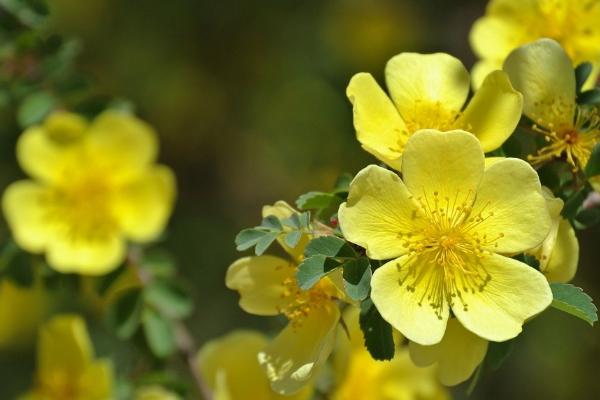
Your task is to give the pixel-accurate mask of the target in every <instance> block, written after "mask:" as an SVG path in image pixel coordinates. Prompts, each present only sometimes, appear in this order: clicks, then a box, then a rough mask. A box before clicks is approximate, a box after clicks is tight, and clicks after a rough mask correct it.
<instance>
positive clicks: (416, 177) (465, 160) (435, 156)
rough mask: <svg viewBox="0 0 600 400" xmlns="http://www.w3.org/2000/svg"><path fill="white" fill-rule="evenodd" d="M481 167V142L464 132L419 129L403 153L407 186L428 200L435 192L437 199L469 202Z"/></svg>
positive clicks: (478, 178) (476, 184)
mask: <svg viewBox="0 0 600 400" xmlns="http://www.w3.org/2000/svg"><path fill="white" fill-rule="evenodd" d="M483 169H484V155H483V150H482V149H481V145H480V143H479V141H478V140H477V138H476V137H475V136H473V135H472V134H470V133H467V132H464V131H450V132H439V131H435V130H432V129H425V130H422V131H419V132H417V133H415V134H414V135H413V136H412V137H411V138H410V140H409V141H408V143H407V145H406V148H405V150H404V155H403V156H402V176H403V179H404V183H406V187H407V188H408V190H409V192H410V193H412V194H413V195H414V196H415V197H417V198H419V197H422V196H423V197H425V199H426V200H428V201H432V195H434V193H435V192H438V195H439V196H440V199H444V198H445V197H448V198H449V199H450V200H453V199H457V202H456V203H457V204H460V203H461V202H462V201H470V202H472V201H473V195H474V194H475V192H476V191H477V187H478V186H479V182H480V181H481V178H482V176H483ZM468 205H470V204H468Z"/></svg>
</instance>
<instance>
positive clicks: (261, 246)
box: [254, 232, 279, 256]
mask: <svg viewBox="0 0 600 400" xmlns="http://www.w3.org/2000/svg"><path fill="white" fill-rule="evenodd" d="M277 236H279V233H278V232H265V234H264V235H263V236H262V237H261V238H260V239H259V240H258V242H256V247H255V248H254V253H255V254H256V255H257V256H260V255H262V254H263V253H264V252H265V251H266V250H267V249H268V248H269V246H271V244H272V243H273V242H274V241H275V239H277Z"/></svg>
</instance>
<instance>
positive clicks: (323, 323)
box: [226, 202, 344, 394]
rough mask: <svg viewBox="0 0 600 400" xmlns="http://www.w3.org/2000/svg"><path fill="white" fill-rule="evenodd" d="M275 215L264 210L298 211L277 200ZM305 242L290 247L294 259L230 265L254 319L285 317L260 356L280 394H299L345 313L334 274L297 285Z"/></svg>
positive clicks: (230, 277) (233, 285)
mask: <svg viewBox="0 0 600 400" xmlns="http://www.w3.org/2000/svg"><path fill="white" fill-rule="evenodd" d="M275 208H276V210H275V211H274V210H273V209H272V208H271V207H266V208H265V209H263V216H267V215H269V214H271V215H276V214H275V212H277V213H278V215H277V216H279V217H286V216H289V215H290V214H291V213H292V212H293V209H292V208H291V207H290V206H289V205H287V204H285V203H284V202H278V203H276V205H275ZM307 241H308V239H306V238H303V239H301V243H300V244H299V245H298V246H297V247H296V248H295V249H290V248H289V247H287V246H285V249H286V250H287V251H288V252H289V254H290V260H286V259H283V258H280V257H275V256H271V255H262V256H258V257H243V258H240V259H239V260H237V261H235V262H234V263H233V264H231V265H230V266H229V269H228V270H227V276H226V284H227V287H228V288H229V289H233V290H237V291H238V292H239V293H240V307H242V309H244V311H246V312H248V313H250V314H255V315H284V316H285V317H286V318H287V319H288V324H287V326H286V328H285V329H284V330H283V331H282V332H281V333H280V334H279V335H278V336H277V337H276V338H275V339H274V340H273V341H272V342H270V343H269V344H268V345H267V346H265V348H264V349H262V351H261V352H260V353H259V354H258V357H259V361H260V364H261V366H262V367H263V368H264V370H265V372H266V374H267V376H268V378H269V380H270V381H271V385H272V388H273V390H275V391H276V392H278V393H281V394H292V393H296V392H297V391H299V390H300V389H301V388H302V387H303V386H304V385H305V384H306V383H307V382H308V381H309V380H310V378H311V377H312V376H313V374H314V372H315V370H316V369H318V367H319V366H321V365H322V364H323V363H324V362H325V361H326V360H327V357H328V356H329V354H330V353H331V348H332V346H333V343H334V342H335V332H336V330H335V328H336V326H337V324H338V321H339V318H340V313H339V309H338V305H337V300H338V299H341V298H344V296H343V293H342V291H341V290H340V289H339V288H340V287H341V276H340V275H339V274H337V273H334V274H330V276H326V277H324V278H323V279H321V280H320V281H319V282H318V283H317V284H316V285H315V286H313V287H312V288H311V289H309V290H306V291H305V290H301V289H300V288H299V287H298V285H297V282H296V272H297V270H298V262H299V255H301V254H303V251H304V248H303V246H302V243H307Z"/></svg>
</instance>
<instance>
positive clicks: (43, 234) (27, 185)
mask: <svg viewBox="0 0 600 400" xmlns="http://www.w3.org/2000/svg"><path fill="white" fill-rule="evenodd" d="M47 196H48V190H47V189H46V188H45V187H44V186H43V185H41V184H39V183H36V182H34V181H25V180H24V181H18V182H15V183H12V184H11V185H9V186H8V188H6V190H5V191H4V195H3V197H2V209H3V211H4V216H5V218H6V220H7V222H8V225H9V226H10V228H11V231H12V234H13V238H14V239H15V241H16V242H17V244H18V245H19V246H20V247H22V248H23V249H25V250H27V251H30V252H32V253H41V252H42V251H43V250H44V248H45V246H46V243H47V241H48V239H49V236H50V235H51V233H50V231H49V226H48V224H47V223H45V215H46V213H47V209H46V208H45V207H44V204H45V198H46V197H47Z"/></svg>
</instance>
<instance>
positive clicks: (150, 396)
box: [135, 385, 181, 400]
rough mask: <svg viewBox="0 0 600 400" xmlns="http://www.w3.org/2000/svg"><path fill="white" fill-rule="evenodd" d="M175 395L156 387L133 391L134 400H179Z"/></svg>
mask: <svg viewBox="0 0 600 400" xmlns="http://www.w3.org/2000/svg"><path fill="white" fill-rule="evenodd" d="M180 399H181V397H179V396H178V395H177V394H175V393H173V392H171V391H169V390H167V389H165V388H163V387H162V386H158V385H150V386H143V387H141V388H139V389H137V390H136V391H135V400H180Z"/></svg>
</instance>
